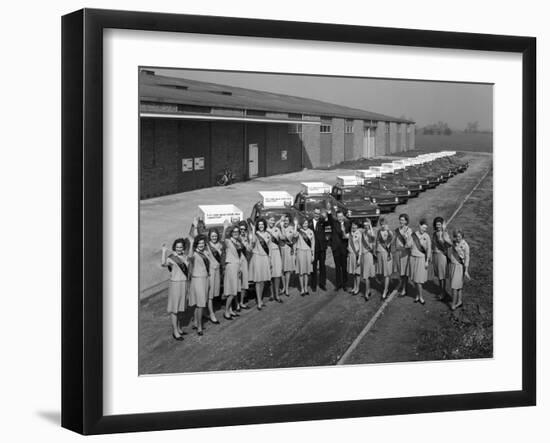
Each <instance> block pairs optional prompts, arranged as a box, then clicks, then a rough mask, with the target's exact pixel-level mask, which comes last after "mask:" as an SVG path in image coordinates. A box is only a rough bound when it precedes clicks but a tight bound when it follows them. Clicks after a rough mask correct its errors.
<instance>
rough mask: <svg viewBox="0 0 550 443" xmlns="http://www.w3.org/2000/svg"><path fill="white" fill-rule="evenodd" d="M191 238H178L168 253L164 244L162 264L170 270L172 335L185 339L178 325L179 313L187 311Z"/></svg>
mask: <svg viewBox="0 0 550 443" xmlns="http://www.w3.org/2000/svg"><path fill="white" fill-rule="evenodd" d="M188 252H189V240H187V239H183V238H178V239H176V240H175V241H174V243H173V244H172V252H171V253H168V250H167V248H166V245H165V244H163V245H162V257H161V262H160V264H161V266H163V267H165V268H168V271H170V281H169V282H168V305H167V307H166V311H167V312H168V314H170V321H171V323H172V337H173V338H174V340H178V341H181V340H183V335H184V332H183V331H182V329H181V328H180V327H179V325H178V313H179V312H184V311H185V303H186V298H187V291H188V289H189V278H190V276H189V257H188V255H187V254H188Z"/></svg>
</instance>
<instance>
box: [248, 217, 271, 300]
mask: <svg viewBox="0 0 550 443" xmlns="http://www.w3.org/2000/svg"><path fill="white" fill-rule="evenodd" d="M266 228H267V224H266V221H265V219H263V218H259V219H258V220H256V224H255V225H254V226H253V228H252V238H251V243H252V258H251V260H250V271H249V272H250V279H251V280H252V281H253V282H254V283H255V285H256V301H257V305H256V308H257V309H258V311H261V310H262V308H263V307H264V304H263V302H262V296H263V292H264V286H265V282H268V281H270V280H271V263H270V257H269V254H270V250H271V235H269V233H268V232H267V231H266Z"/></svg>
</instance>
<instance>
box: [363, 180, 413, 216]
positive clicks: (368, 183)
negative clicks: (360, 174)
mask: <svg viewBox="0 0 550 443" xmlns="http://www.w3.org/2000/svg"><path fill="white" fill-rule="evenodd" d="M362 187H363V188H364V189H365V192H366V195H367V196H368V197H369V198H370V200H371V202H373V203H376V204H377V205H378V207H379V208H380V211H381V212H392V211H393V210H395V208H396V207H397V205H399V203H400V200H399V197H398V196H397V194H395V193H394V192H392V191H390V190H388V189H387V188H386V187H385V186H384V185H382V184H381V182H380V179H378V178H374V179H371V178H366V179H365V181H364V183H363V185H362ZM407 198H408V196H407Z"/></svg>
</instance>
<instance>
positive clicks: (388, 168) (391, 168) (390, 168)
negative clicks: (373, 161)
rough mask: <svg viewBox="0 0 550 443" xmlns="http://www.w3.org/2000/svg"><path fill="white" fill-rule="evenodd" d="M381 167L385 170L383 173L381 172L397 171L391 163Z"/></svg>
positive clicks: (383, 164)
mask: <svg viewBox="0 0 550 443" xmlns="http://www.w3.org/2000/svg"><path fill="white" fill-rule="evenodd" d="M381 166H382V168H385V171H384V170H383V172H393V171H395V170H396V169H397V168H396V167H395V165H394V164H393V163H382V165H381Z"/></svg>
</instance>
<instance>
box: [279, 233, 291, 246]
mask: <svg viewBox="0 0 550 443" xmlns="http://www.w3.org/2000/svg"><path fill="white" fill-rule="evenodd" d="M281 232H282V234H283V238H282V239H281V241H282V242H283V244H284V245H286V246H292V245H293V244H294V242H293V241H292V240H290V239H289V238H288V236H287V234H286V232H285V231H284V230H282V231H281Z"/></svg>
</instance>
